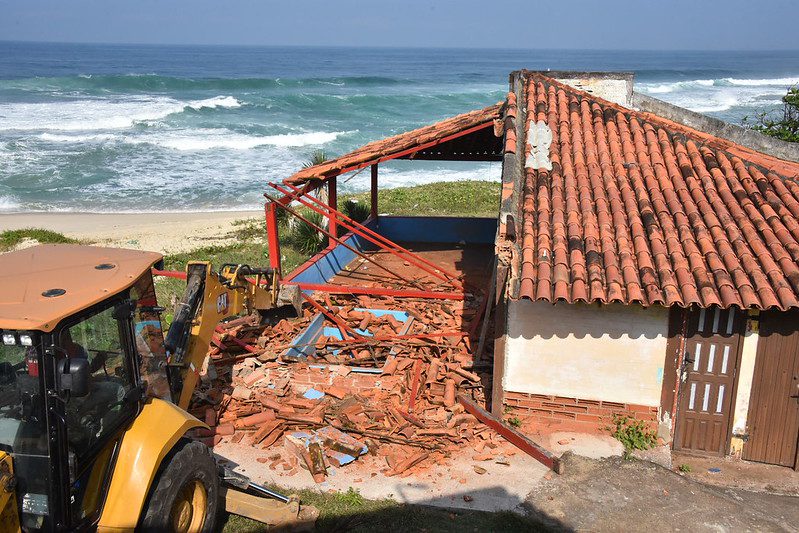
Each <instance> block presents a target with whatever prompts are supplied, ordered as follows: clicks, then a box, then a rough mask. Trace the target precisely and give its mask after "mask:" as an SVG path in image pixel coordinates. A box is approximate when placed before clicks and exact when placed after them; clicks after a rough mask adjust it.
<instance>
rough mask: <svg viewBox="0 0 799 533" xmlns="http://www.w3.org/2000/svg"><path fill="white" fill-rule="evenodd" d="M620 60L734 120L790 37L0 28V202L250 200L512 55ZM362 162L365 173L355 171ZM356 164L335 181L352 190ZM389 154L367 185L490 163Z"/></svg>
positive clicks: (402, 124) (50, 206)
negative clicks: (393, 40)
mask: <svg viewBox="0 0 799 533" xmlns="http://www.w3.org/2000/svg"><path fill="white" fill-rule="evenodd" d="M520 68H527V69H539V70H545V69H552V70H622V71H634V72H635V75H636V78H635V87H636V90H639V91H641V92H643V93H646V94H649V95H651V96H654V97H656V98H660V99H663V100H666V101H669V102H671V103H674V104H676V105H680V106H684V107H687V108H688V109H692V110H694V111H698V112H701V113H706V114H708V115H711V116H714V117H717V118H720V119H722V120H725V121H728V122H732V123H740V122H741V120H742V119H743V118H744V117H746V116H749V117H752V116H754V115H755V114H756V113H758V112H760V111H774V110H777V109H779V107H780V97H781V96H783V95H784V94H785V92H786V90H787V88H788V87H789V86H790V85H792V84H796V83H799V51H787V52H629V51H627V52H622V51H564V50H560V51H559V50H541V51H535V50H471V49H388V48H299V47H292V48H281V47H226V46H213V47H212V46H150V45H147V46H145V45H78V44H45V43H15V42H0V211H3V212H19V211H88V212H149V211H189V210H191V211H213V210H235V209H250V208H256V209H257V208H260V207H261V206H262V205H263V196H262V194H263V192H264V191H265V190H266V186H265V184H266V183H268V182H269V181H274V180H279V179H282V178H284V177H287V176H289V175H290V174H292V173H293V172H294V171H296V170H297V169H298V168H300V167H301V166H302V164H303V163H304V162H305V161H307V160H308V159H309V157H310V156H311V154H312V153H313V152H314V151H316V150H324V151H325V153H326V154H327V155H328V156H329V157H334V156H336V155H340V154H343V153H345V152H347V151H349V150H352V149H354V148H356V147H358V146H360V145H362V144H365V143H367V142H369V141H372V140H375V139H379V138H382V137H385V136H388V135H392V134H395V133H399V132H403V131H407V130H409V129H412V128H415V127H418V126H421V125H424V124H428V123H431V122H434V121H436V120H439V119H442V118H445V117H448V116H452V115H455V114H458V113H462V112H466V111H469V110H472V109H476V108H480V107H483V106H487V105H490V104H493V103H496V102H498V101H500V100H502V99H503V98H504V95H505V92H506V91H507V87H508V85H507V83H508V74H509V73H510V72H511V71H513V70H516V69H520ZM364 174H365V173H364ZM364 174H361V175H357V176H355V177H353V178H352V179H350V180H349V181H347V182H346V183H345V184H344V185H343V189H344V190H349V191H358V190H364V189H365V188H366V187H367V186H368V177H367V176H366V175H364ZM499 174H500V164H499V163H490V164H475V163H437V162H413V161H397V162H391V163H387V164H385V165H383V166H381V186H383V187H395V186H401V185H412V184H419V183H426V182H431V181H439V180H459V179H493V180H496V179H498V178H499Z"/></svg>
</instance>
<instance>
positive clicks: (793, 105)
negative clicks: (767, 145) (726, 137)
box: [744, 86, 799, 142]
mask: <svg viewBox="0 0 799 533" xmlns="http://www.w3.org/2000/svg"><path fill="white" fill-rule="evenodd" d="M782 102H783V110H782V119H778V118H774V117H773V116H770V115H769V114H768V113H765V112H763V113H760V114H758V115H757V118H756V119H755V123H754V124H753V125H752V129H754V130H757V131H759V132H760V133H764V134H766V135H768V136H770V137H776V138H777V139H782V140H783V141H788V142H799V86H794V87H791V88H789V89H788V93H787V94H786V95H785V96H783V97H782ZM747 122H748V121H747V119H746V118H744V124H746V123H747Z"/></svg>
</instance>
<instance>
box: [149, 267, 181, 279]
mask: <svg viewBox="0 0 799 533" xmlns="http://www.w3.org/2000/svg"><path fill="white" fill-rule="evenodd" d="M152 272H153V276H164V277H165V278H176V279H186V273H185V272H179V271H177V270H158V269H157V268H153V269H152Z"/></svg>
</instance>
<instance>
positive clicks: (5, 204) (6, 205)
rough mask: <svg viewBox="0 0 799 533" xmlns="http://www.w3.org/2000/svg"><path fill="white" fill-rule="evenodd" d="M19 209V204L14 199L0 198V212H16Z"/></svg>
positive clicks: (8, 197)
mask: <svg viewBox="0 0 799 533" xmlns="http://www.w3.org/2000/svg"><path fill="white" fill-rule="evenodd" d="M19 207H20V206H19V202H17V201H16V200H14V199H13V198H12V197H10V196H0V211H16V210H18V209H19Z"/></svg>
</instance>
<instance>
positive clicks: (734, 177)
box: [501, 72, 799, 309]
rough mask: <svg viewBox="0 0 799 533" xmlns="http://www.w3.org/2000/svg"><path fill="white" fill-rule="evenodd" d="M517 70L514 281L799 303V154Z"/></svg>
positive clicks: (635, 296) (529, 294)
mask: <svg viewBox="0 0 799 533" xmlns="http://www.w3.org/2000/svg"><path fill="white" fill-rule="evenodd" d="M519 79H520V80H521V88H520V93H519V100H520V101H519V102H518V103H519V105H518V109H516V105H515V104H516V102H515V98H511V99H509V100H512V101H509V105H508V111H510V112H512V115H513V116H511V115H510V114H509V113H506V116H505V127H506V146H505V150H506V153H515V152H516V151H517V150H521V147H522V146H524V147H525V150H524V157H518V158H517V161H518V166H519V167H521V168H520V172H521V175H520V176H521V177H520V179H519V180H518V181H519V182H518V183H517V185H516V187H515V192H516V195H515V199H516V200H515V201H516V202H518V206H517V207H518V210H517V216H519V217H520V218H521V224H520V227H519V229H518V233H519V235H518V237H517V238H516V242H517V243H519V244H520V245H521V246H520V247H519V248H518V250H519V252H520V257H518V259H517V262H516V263H515V265H516V269H517V272H516V274H517V278H518V281H519V283H518V287H517V291H514V292H515V294H514V293H513V292H512V294H514V295H515V296H518V297H521V298H529V299H532V300H545V301H549V302H556V301H565V302H623V303H633V302H638V303H641V304H643V305H654V304H661V305H679V306H688V305H691V304H698V305H700V306H710V305H720V306H722V307H724V308H726V307H729V306H733V305H734V306H739V307H742V308H759V309H766V308H771V307H775V308H779V309H787V308H791V307H799V267H798V266H797V261H799V182H798V181H797V180H799V163H792V162H787V161H782V160H779V159H776V158H773V157H771V156H768V155H765V154H762V153H759V152H756V151H753V150H751V149H748V148H746V147H743V146H740V145H736V144H734V143H732V142H730V141H727V140H724V139H720V138H718V137H713V136H711V135H708V134H706V133H703V132H701V131H697V130H694V129H691V128H688V127H686V126H684V125H681V124H677V123H675V122H671V121H669V120H666V119H663V118H660V117H657V116H655V115H652V114H649V113H642V112H636V111H633V110H630V109H627V108H624V107H621V106H618V105H616V104H613V103H611V102H608V101H605V100H602V99H600V98H597V97H595V96H592V95H590V94H588V93H586V92H583V91H580V90H577V89H574V88H572V87H569V86H567V85H564V84H561V83H559V82H557V81H555V80H553V79H551V78H548V77H546V76H543V75H541V74H538V73H531V72H522V73H520V78H519ZM517 122H518V125H517ZM517 126H518V127H517ZM550 133H551V144H549V135H550ZM515 137H521V139H520V142H518V144H517V142H516V140H515ZM519 155H521V154H519ZM506 164H507V163H506ZM506 195H507V193H503V197H504V196H506ZM503 228H504V226H503V227H501V232H502V231H503Z"/></svg>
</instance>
